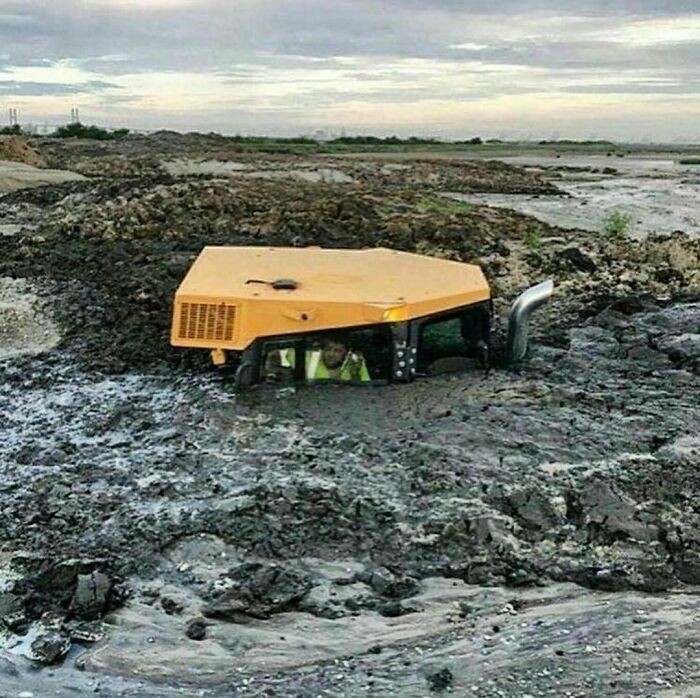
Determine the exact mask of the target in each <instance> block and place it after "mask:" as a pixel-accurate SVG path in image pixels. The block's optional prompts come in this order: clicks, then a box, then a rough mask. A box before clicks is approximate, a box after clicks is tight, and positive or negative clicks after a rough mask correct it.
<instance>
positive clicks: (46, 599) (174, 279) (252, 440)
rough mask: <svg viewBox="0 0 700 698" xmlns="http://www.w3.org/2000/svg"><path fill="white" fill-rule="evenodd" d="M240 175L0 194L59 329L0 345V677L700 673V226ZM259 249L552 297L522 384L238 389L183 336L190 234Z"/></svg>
mask: <svg viewBox="0 0 700 698" xmlns="http://www.w3.org/2000/svg"><path fill="white" fill-rule="evenodd" d="M52 147H54V146H52ZM55 147H56V148H58V146H55ZM154 150H155V149H154ZM148 156H149V157H151V156H153V157H155V155H154V154H153V153H148ZM177 156H178V157H181V158H182V157H183V154H182V153H181V152H179V153H177ZM185 156H188V157H189V158H190V159H196V157H200V155H199V151H197V152H196V153H194V154H192V153H189V154H188V153H185ZM54 157H57V156H56V155H54ZM66 157H67V156H66ZM110 157H111V156H110ZM169 157H170V155H169ZM204 157H205V155H201V158H204ZM50 164H51V165H52V166H53V163H50ZM291 166H292V167H294V168H296V167H297V164H296V163H293V164H292V165H291ZM355 166H358V165H357V164H356V165H355ZM373 166H374V165H373ZM461 166H462V167H468V165H464V164H463V165H461ZM256 167H257V169H264V167H260V166H256ZM377 167H380V166H379V165H378V166H377ZM426 167H427V165H426ZM435 167H436V168H438V169H439V165H435ZM236 171H238V170H236ZM499 171H500V170H499ZM220 174H221V173H220V172H219V173H217V174H216V175H211V176H210V175H206V176H204V175H202V174H199V175H197V176H195V177H192V176H191V175H188V174H186V175H178V176H173V175H164V174H155V175H154V174H145V175H143V176H139V177H137V178H134V177H132V176H130V175H129V176H125V177H110V178H104V179H99V180H88V181H87V184H86V183H85V182H75V183H68V184H63V185H59V186H54V187H46V188H40V189H33V190H27V191H24V192H17V193H14V194H11V195H8V196H6V197H3V198H0V211H1V212H2V216H3V217H4V220H0V223H5V224H12V225H15V226H18V227H19V231H18V232H16V233H15V234H13V235H12V236H7V237H5V238H3V245H4V247H3V256H2V258H1V260H0V276H2V277H4V278H5V279H8V278H12V277H15V278H18V279H27V281H21V282H17V281H13V282H9V281H5V282H4V283H5V287H6V288H10V287H11V288H12V289H13V291H17V290H18V288H19V287H18V286H17V284H18V283H21V284H24V286H23V287H22V288H23V289H24V293H25V299H26V297H27V294H33V295H32V298H37V299H38V298H41V299H42V302H39V301H38V300H37V301H36V305H35V306H33V307H34V311H33V312H34V315H35V317H36V318H37V324H38V325H40V326H48V324H47V323H52V325H51V326H55V327H56V328H58V329H57V331H58V332H60V335H61V339H60V342H59V343H58V345H57V346H56V347H55V348H53V349H51V350H47V351H43V352H41V353H36V351H37V347H34V348H33V349H31V350H29V349H27V345H26V342H25V343H24V349H26V350H22V348H23V347H22V345H23V340H22V339H21V337H20V338H17V337H16V335H15V340H14V341H15V345H13V346H14V347H15V348H14V350H13V352H12V355H11V356H10V355H9V352H8V355H7V356H6V357H5V358H4V359H3V360H1V361H0V465H1V467H2V481H1V482H0V489H2V495H1V496H2V502H3V507H2V510H1V511H0V522H1V525H0V532H1V533H2V540H1V541H0V624H1V625H2V638H3V640H2V643H3V648H4V649H3V654H2V658H1V659H0V693H2V694H7V695H17V694H18V693H19V692H20V691H22V690H24V691H30V692H33V693H34V695H45V694H48V693H49V692H51V693H58V694H59V695H63V694H65V695H70V694H73V693H78V694H79V693H81V692H82V693H84V692H87V691H92V692H95V693H97V694H99V695H163V696H169V695H193V696H194V695H205V696H209V695H211V696H214V695H367V694H371V695H402V696H403V695H406V696H414V695H415V696H424V695H428V694H432V693H435V694H439V693H453V694H456V695H475V696H498V695H502V696H524V695H533V696H537V695H566V694H567V691H568V692H569V694H570V695H580V696H589V695H596V696H599V695H600V696H616V695H630V696H647V695H666V696H674V695H688V691H692V690H694V689H695V688H696V687H697V686H698V684H699V683H700V676H699V673H700V670H699V668H698V664H697V653H698V646H697V643H698V640H697V633H696V632H695V630H694V628H696V627H697V621H698V617H699V616H700V604H699V603H698V600H697V599H698V596H697V590H698V588H699V586H698V585H700V510H698V504H697V492H698V489H699V486H700V482H699V478H700V475H698V473H699V472H700V470H699V466H700V436H699V434H698V425H699V424H700V400H699V399H698V398H699V396H700V296H698V292H699V291H700V280H699V278H698V274H699V273H700V265H699V264H698V243H697V242H696V241H692V240H690V239H688V238H687V236H685V235H681V234H676V235H674V236H670V237H668V236H665V237H663V238H658V239H656V238H654V239H650V240H646V241H631V240H630V241H619V240H615V241H613V240H607V239H601V238H600V237H593V236H589V235H587V234H586V233H583V232H579V233H577V234H576V235H572V234H570V233H568V232H566V231H563V230H561V229H556V228H547V227H546V225H545V229H547V230H548V234H547V238H548V242H546V244H544V245H543V246H541V247H538V248H537V249H533V248H532V246H528V244H527V242H526V239H527V234H528V230H529V229H530V226H531V225H532V224H533V221H534V219H530V218H528V217H527V216H524V215H521V214H516V213H513V212H510V211H504V212H501V211H496V210H494V209H491V208H488V207H477V206H475V207H472V208H469V209H466V210H465V209H449V208H447V209H446V208H444V207H441V205H439V197H438V198H436V194H435V190H434V189H432V188H426V189H420V188H418V189H411V190H410V191H408V190H406V188H405V185H403V184H401V183H398V184H396V185H391V186H387V187H384V186H383V185H382V184H381V182H379V181H370V182H365V183H361V184H358V183H357V182H352V183H350V182H346V183H345V184H339V183H328V182H326V181H318V182H310V181H302V182H300V181H290V180H283V181H274V180H272V181H262V182H261V181H255V182H251V181H248V180H246V179H245V178H240V177H237V176H236V177H226V178H223V179H222V178H221V177H220ZM438 174H440V173H438ZM441 176H442V175H441ZM444 176H447V175H444ZM478 176H480V177H484V174H483V171H481V170H478V168H475V170H474V171H473V172H472V173H471V174H470V177H472V178H477V177H478ZM514 176H515V177H516V179H517V178H522V177H523V176H524V175H523V174H522V172H520V171H517V174H516V175H514ZM528 176H529V175H528ZM373 177H374V175H373ZM538 181H539V180H538V179H537V178H535V179H534V180H533V182H534V183H533V186H535V185H537V186H539V185H538V184H537V182H538ZM470 186H472V185H470ZM484 186H485V187H486V186H491V185H489V184H488V182H487V183H486V184H484ZM547 186H549V185H547ZM543 225H544V224H543ZM243 242H245V243H246V244H296V245H299V244H314V243H317V244H326V245H329V244H330V245H337V246H358V247H359V246H363V245H370V244H385V245H389V244H390V245H391V246H394V247H399V248H402V249H413V250H419V251H424V252H427V253H434V254H435V253H437V254H442V255H445V256H448V257H451V258H458V259H464V260H465V261H467V260H468V261H473V260H474V259H478V260H480V261H481V262H482V263H483V264H484V266H485V267H486V268H487V271H488V273H489V277H490V279H491V280H492V282H493V285H494V292H495V294H497V295H498V297H499V303H498V304H497V308H498V309H500V310H502V309H503V308H504V307H505V304H506V302H507V301H509V300H510V299H511V298H512V297H513V296H514V295H515V294H516V293H517V292H518V291H519V290H520V289H521V288H522V286H524V285H526V284H527V283H530V282H534V281H537V280H540V279H541V278H544V277H545V276H549V275H552V276H553V277H554V278H555V281H556V282H557V284H558V287H559V293H558V297H557V299H556V302H554V303H553V304H552V306H551V307H550V308H549V309H548V312H547V313H542V315H541V317H540V318H539V319H538V324H537V327H536V331H535V333H534V336H535V339H536V341H535V342H534V345H533V353H532V358H531V361H530V363H529V364H528V365H527V367H525V368H523V369H521V370H520V371H518V372H511V371H507V370H505V369H503V368H495V369H493V370H492V371H490V372H489V373H488V374H485V373H483V372H472V373H468V374H461V375H456V376H442V377H434V378H431V379H423V380H420V381H418V382H416V383H414V384H411V385H406V386H386V387H381V388H364V389H363V388H352V387H342V386H341V387H337V386H336V387H330V386H329V387H324V388H314V389H311V388H304V389H297V390H289V389H276V388H274V387H271V386H270V387H265V388H263V389H260V390H257V391H254V392H251V393H248V394H245V395H241V396H235V395H233V394H232V393H231V390H230V388H229V387H228V386H227V385H226V384H225V383H223V382H222V381H221V378H220V376H219V375H218V374H216V373H215V372H212V370H211V369H209V368H207V367H206V365H205V364H204V362H202V361H200V360H199V359H198V357H197V356H196V355H189V354H185V355H184V356H183V355H182V354H180V353H179V352H175V351H173V350H171V349H170V348H169V347H168V346H167V330H168V325H169V308H170V305H169V303H170V298H171V295H172V292H173V291H174V288H175V287H176V285H177V284H178V283H179V280H180V278H181V276H182V274H183V273H184V271H185V270H186V268H187V266H188V264H189V263H190V261H191V259H192V258H193V256H194V255H195V254H196V252H197V251H198V250H199V248H200V247H201V245H202V244H204V243H207V244H217V243H219V244H224V243H228V244H238V243H243ZM5 243H7V244H5ZM8 332H9V330H8ZM43 348H44V349H48V347H43ZM49 665H50V666H49ZM40 667H43V668H40Z"/></svg>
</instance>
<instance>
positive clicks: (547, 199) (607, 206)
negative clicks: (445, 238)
mask: <svg viewBox="0 0 700 698" xmlns="http://www.w3.org/2000/svg"><path fill="white" fill-rule="evenodd" d="M503 161H505V162H513V163H517V164H520V165H524V166H527V167H529V168H531V169H533V170H534V171H538V172H540V173H541V174H543V175H544V176H547V175H548V174H549V176H550V177H551V178H552V180H551V181H553V182H556V185H557V187H558V189H560V190H561V191H562V192H563V193H564V194H565V196H548V195H546V194H545V195H536V196H530V195H522V194H459V193H447V194H445V195H446V196H448V197H449V198H452V199H455V200H458V201H467V202H471V203H475V204H484V205H488V206H496V207H499V208H506V209H514V210H516V211H520V212H521V213H525V214H527V215H530V216H534V217H535V218H538V219H539V220H542V221H545V222H546V223H549V224H550V225H554V226H558V227H561V228H573V229H578V230H587V231H591V232H595V233H599V234H603V235H604V234H605V233H606V224H607V221H608V220H609V219H610V216H613V215H615V214H622V215H625V216H629V219H630V221H629V227H628V230H627V234H628V235H629V236H630V237H633V238H637V239H641V238H644V237H646V236H648V235H654V234H661V235H667V234H669V233H672V232H674V231H683V232H685V233H687V234H688V235H689V236H690V237H691V238H693V237H694V238H698V237H700V203H699V202H700V172H698V168H697V167H695V168H693V167H691V166H683V165H679V164H677V163H676V162H675V161H673V160H650V159H641V158H624V159H618V158H605V157H600V158H592V157H580V158H576V157H569V158H562V159H557V158H549V159H547V158H528V157H525V156H520V157H514V158H503ZM607 170H610V172H608V171H607Z"/></svg>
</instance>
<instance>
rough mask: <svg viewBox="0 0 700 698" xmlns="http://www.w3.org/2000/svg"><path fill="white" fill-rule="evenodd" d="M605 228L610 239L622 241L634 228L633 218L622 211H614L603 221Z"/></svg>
mask: <svg viewBox="0 0 700 698" xmlns="http://www.w3.org/2000/svg"><path fill="white" fill-rule="evenodd" d="M603 227H604V229H605V232H606V233H607V235H608V237H609V238H611V239H613V240H622V239H624V237H625V236H626V235H627V233H628V232H629V231H630V229H631V228H632V216H631V215H630V214H629V213H624V212H622V211H613V212H612V213H609V214H608V215H607V216H605V218H604V219H603Z"/></svg>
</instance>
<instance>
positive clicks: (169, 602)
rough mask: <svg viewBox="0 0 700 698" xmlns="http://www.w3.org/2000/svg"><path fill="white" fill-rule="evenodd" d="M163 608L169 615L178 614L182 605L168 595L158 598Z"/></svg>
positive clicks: (182, 607) (181, 609)
mask: <svg viewBox="0 0 700 698" xmlns="http://www.w3.org/2000/svg"><path fill="white" fill-rule="evenodd" d="M160 605H161V606H162V608H163V610H164V611H165V612H166V613H167V614H168V615H169V616H173V615H179V614H180V613H182V611H183V609H184V605H183V604H182V603H181V602H180V601H177V600H176V599H173V598H172V597H170V596H163V597H162V598H161V600H160Z"/></svg>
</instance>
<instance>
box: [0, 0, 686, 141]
mask: <svg viewBox="0 0 700 698" xmlns="http://www.w3.org/2000/svg"><path fill="white" fill-rule="evenodd" d="M76 106H77V107H79V108H80V113H81V117H82V121H83V122H86V123H93V122H94V123H99V124H104V125H113V126H129V127H132V128H143V129H153V128H163V127H167V128H177V129H197V130H219V131H222V132H225V133H256V134H264V133H266V134H281V135H297V134H300V133H308V132H311V131H313V130H315V129H330V130H332V131H336V132H337V131H340V130H341V129H343V128H344V129H345V130H346V131H347V132H348V133H374V134H378V135H387V134H392V133H397V134H400V135H411V134H416V135H434V136H441V137H448V138H464V137H471V136H473V135H481V136H488V137H499V136H500V137H533V138H550V137H559V138H565V137H573V138H589V137H595V138H614V139H618V140H656V141H678V140H685V141H700V0H665V1H662V0H578V1H575V2H574V1H572V0H498V1H494V0H372V1H370V0H0V108H2V112H0V117H2V115H3V114H7V109H8V108H9V107H16V108H17V109H18V110H19V112H20V120H21V121H26V122H29V121H33V122H49V123H63V122H66V121H67V120H68V116H69V114H70V110H71V108H72V107H76Z"/></svg>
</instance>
